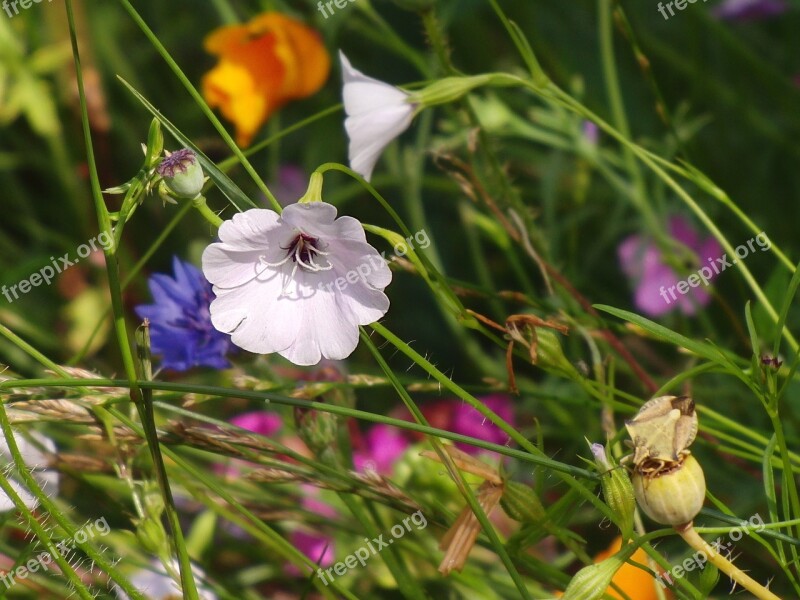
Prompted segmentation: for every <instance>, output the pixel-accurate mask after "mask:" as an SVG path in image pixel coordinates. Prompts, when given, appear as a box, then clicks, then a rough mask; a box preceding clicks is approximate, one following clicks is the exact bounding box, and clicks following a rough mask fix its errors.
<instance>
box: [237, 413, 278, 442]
mask: <svg viewBox="0 0 800 600" xmlns="http://www.w3.org/2000/svg"><path fill="white" fill-rule="evenodd" d="M230 422H231V425H236V426H237V427H241V428H242V429H247V431H252V432H253V433H257V434H259V435H264V436H270V435H272V434H273V433H275V432H276V431H278V430H279V429H280V428H281V427H283V421H281V418H280V416H279V415H277V414H276V413H274V412H270V411H268V410H254V411H251V412H246V413H242V414H240V415H236V416H235V417H233V418H232V419H231V420H230Z"/></svg>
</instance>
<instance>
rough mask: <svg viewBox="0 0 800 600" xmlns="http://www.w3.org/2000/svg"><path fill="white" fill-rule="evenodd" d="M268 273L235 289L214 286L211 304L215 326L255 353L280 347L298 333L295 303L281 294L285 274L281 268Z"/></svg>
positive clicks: (285, 344)
mask: <svg viewBox="0 0 800 600" xmlns="http://www.w3.org/2000/svg"><path fill="white" fill-rule="evenodd" d="M286 266H288V265H285V267H286ZM288 271H291V267H289V268H288ZM267 273H268V274H269V275H270V277H268V278H264V279H261V278H259V279H254V280H252V281H250V282H248V283H246V284H244V285H242V286H239V287H237V288H231V289H222V288H217V287H214V293H215V294H216V295H217V298H216V300H214V301H213V302H212V303H211V307H210V312H211V323H212V324H213V325H214V327H216V328H217V329H218V330H219V331H222V332H223V333H230V334H231V341H232V342H233V343H234V344H236V345H237V346H239V347H240V348H244V349H245V350H247V351H248V352H254V353H256V354H271V353H273V352H278V351H280V350H283V349H285V348H286V347H288V346H289V345H290V344H291V343H292V340H294V338H295V337H296V335H297V327H298V315H297V308H298V306H297V305H298V302H297V301H296V300H292V298H291V297H289V296H286V297H282V298H281V297H280V295H281V291H282V290H283V289H284V284H285V280H286V279H285V278H286V277H288V273H287V274H285V275H284V274H283V269H281V270H271V271H270V270H266V271H265V275H266V274H267ZM290 291H291V286H287V289H286V292H287V293H288V292H290Z"/></svg>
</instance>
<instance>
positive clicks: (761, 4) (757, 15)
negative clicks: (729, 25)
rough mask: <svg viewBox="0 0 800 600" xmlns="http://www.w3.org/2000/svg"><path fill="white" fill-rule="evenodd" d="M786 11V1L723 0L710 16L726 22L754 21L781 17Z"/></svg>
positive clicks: (787, 8) (787, 6)
mask: <svg viewBox="0 0 800 600" xmlns="http://www.w3.org/2000/svg"><path fill="white" fill-rule="evenodd" d="M787 10H789V4H788V3H787V2H786V0H725V1H724V2H722V3H721V4H718V5H717V6H715V7H714V8H713V9H712V11H711V14H712V15H714V16H715V17H716V18H718V19H722V20H726V21H755V20H757V19H766V18H769V17H775V16H778V15H782V14H783V13H785V12H786V11H787Z"/></svg>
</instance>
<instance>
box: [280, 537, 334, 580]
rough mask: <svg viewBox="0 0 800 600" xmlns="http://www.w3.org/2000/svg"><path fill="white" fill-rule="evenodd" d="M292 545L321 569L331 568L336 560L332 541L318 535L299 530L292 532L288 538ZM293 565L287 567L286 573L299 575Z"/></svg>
mask: <svg viewBox="0 0 800 600" xmlns="http://www.w3.org/2000/svg"><path fill="white" fill-rule="evenodd" d="M290 539H291V542H292V545H293V546H294V547H295V548H297V549H298V550H300V552H302V553H303V554H305V555H306V556H307V557H308V558H310V559H311V560H313V561H314V562H315V563H317V564H318V565H319V566H320V567H321V568H323V569H324V568H326V567H329V566H331V565H332V564H333V563H334V562H335V561H336V558H335V556H334V551H333V539H332V538H330V537H328V536H326V535H322V534H319V533H307V532H305V531H302V530H300V529H296V530H295V531H293V532H292V535H291V537H290ZM292 567H294V565H287V568H286V570H287V572H290V573H291V574H293V575H299V574H300V572H299V571H298V570H297V568H296V567H295V568H292Z"/></svg>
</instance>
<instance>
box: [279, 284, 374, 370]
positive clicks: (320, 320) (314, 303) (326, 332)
mask: <svg viewBox="0 0 800 600" xmlns="http://www.w3.org/2000/svg"><path fill="white" fill-rule="evenodd" d="M308 275H309V274H308V273H303V277H307V276H308ZM333 290H334V291H330V289H322V290H320V289H316V290H314V291H315V293H314V294H312V295H311V296H310V297H309V298H308V300H306V301H305V302H303V307H302V310H303V313H304V314H303V315H302V318H301V320H300V329H299V330H298V331H297V335H296V337H295V340H294V343H292V345H291V346H289V347H288V348H287V349H286V350H283V351H281V352H279V354H280V355H281V356H283V357H284V358H285V359H287V360H290V361H292V362H293V363H294V364H296V365H315V364H317V363H318V362H319V361H320V359H321V358H322V357H325V358H328V359H332V360H341V359H343V358H347V357H348V356H350V354H352V352H353V350H355V349H356V346H357V345H358V327H357V325H356V324H354V323H351V322H349V320H348V317H349V316H350V315H349V314H348V312H349V311H347V310H342V307H341V305H340V302H339V300H340V298H341V295H340V294H339V293H338V292H337V291H335V290H336V288H335V287H334V288H333ZM384 312H385V311H384Z"/></svg>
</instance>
